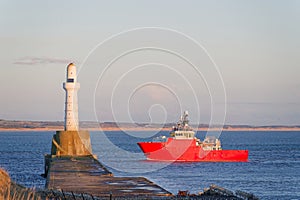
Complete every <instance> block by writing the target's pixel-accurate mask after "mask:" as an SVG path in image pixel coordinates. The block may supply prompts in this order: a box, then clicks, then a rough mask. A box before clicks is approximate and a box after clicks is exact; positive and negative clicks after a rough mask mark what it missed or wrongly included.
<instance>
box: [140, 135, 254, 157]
mask: <svg viewBox="0 0 300 200" xmlns="http://www.w3.org/2000/svg"><path fill="white" fill-rule="evenodd" d="M138 145H139V147H140V148H141V150H142V151H143V152H144V154H145V156H146V157H147V159H148V160H156V161H182V162H184V161H185V162H247V161H248V150H205V149H204V148H203V147H202V146H200V145H197V141H196V140H195V139H192V140H191V139H186V140H184V139H180V140H178V139H172V138H169V139H168V140H167V141H166V142H139V143H138Z"/></svg>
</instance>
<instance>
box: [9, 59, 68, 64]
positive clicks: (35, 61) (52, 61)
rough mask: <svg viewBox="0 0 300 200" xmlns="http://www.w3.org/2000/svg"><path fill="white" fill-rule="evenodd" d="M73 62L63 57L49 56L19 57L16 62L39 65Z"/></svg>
mask: <svg viewBox="0 0 300 200" xmlns="http://www.w3.org/2000/svg"><path fill="white" fill-rule="evenodd" d="M69 62H73V61H72V60H70V59H62V58H49V57H23V58H19V59H17V60H16V61H15V62H14V64H16V65H39V64H66V63H69Z"/></svg>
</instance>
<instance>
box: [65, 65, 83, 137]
mask: <svg viewBox="0 0 300 200" xmlns="http://www.w3.org/2000/svg"><path fill="white" fill-rule="evenodd" d="M63 88H64V90H65V91H66V100H65V123H64V128H65V131H78V129H79V121H78V101H77V92H78V90H79V88H80V84H79V83H78V82H77V73H76V66H75V65H74V64H73V63H70V64H69V65H68V67H67V77H66V82H65V83H63Z"/></svg>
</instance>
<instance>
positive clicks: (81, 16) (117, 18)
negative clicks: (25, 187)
mask: <svg viewBox="0 0 300 200" xmlns="http://www.w3.org/2000/svg"><path fill="white" fill-rule="evenodd" d="M299 24H300V2H299V1H249V2H246V1H221V2H220V1H190V2H188V3H187V2H180V1H163V2H161V1H130V2H125V1H120V2H117V1H110V2H102V1H88V2H86V1H63V2H62V1H49V2H41V1H0V26H1V29H0V44H1V45H0V51H1V54H0V72H1V73H0V84H1V87H0V94H1V99H0V110H1V112H0V118H2V119H24V120H25V119H26V120H55V121H60V120H63V115H64V113H63V112H64V95H65V94H64V91H63V89H62V82H63V81H64V79H65V68H66V65H67V64H68V63H69V62H71V61H72V62H75V64H76V65H77V66H78V68H80V69H81V73H80V74H79V79H78V80H79V82H80V83H81V89H80V91H79V112H80V113H79V117H80V119H81V120H94V119H95V115H96V118H97V119H98V120H100V121H114V120H117V121H128V116H127V114H128V113H127V111H128V110H129V111H130V117H131V118H132V119H133V120H134V121H139V122H149V121H151V118H152V121H153V122H161V121H164V120H166V121H168V122H172V121H174V120H176V119H177V118H178V116H179V113H178V112H180V111H181V110H182V109H188V110H189V111H190V115H191V118H192V119H191V120H192V122H196V121H197V123H208V122H209V121H210V120H211V119H212V113H211V112H212V110H216V109H217V110H218V106H220V105H219V104H222V105H221V106H224V105H226V118H225V123H226V124H250V125H270V124H274V125H281V124H282V125H295V124H300V92H299V91H300V79H299V74H300V66H299V65H300V58H299V52H300V37H299V35H300V26H299ZM141 27H162V28H166V29H173V30H176V31H179V32H181V33H184V34H186V35H188V36H189V37H192V38H193V39H195V40H196V41H197V42H199V43H200V44H201V45H202V46H203V47H204V48H205V49H206V50H207V52H208V53H209V55H210V56H211V58H212V59H213V61H214V62H215V63H216V64H217V66H218V68H219V71H220V74H221V76H222V79H223V81H224V86H225V91H226V92H225V93H226V102H224V100H223V94H220V93H222V91H221V90H220V88H214V86H212V90H213V91H212V93H211V94H213V95H214V94H216V95H215V96H214V99H213V100H214V101H213V104H212V103H211V99H210V97H211V96H210V93H209V92H208V91H207V88H205V84H204V82H205V81H203V79H201V77H197V76H196V75H195V73H193V71H190V69H189V66H186V65H185V64H184V63H181V61H180V59H178V60H177V58H174V57H172V56H169V55H166V54H162V53H159V52H157V51H156V52H154V53H153V52H143V53H141V54H138V53H137V54H134V55H135V56H133V55H132V56H131V55H129V56H128V57H126V58H124V59H123V60H122V62H120V63H116V64H115V65H114V66H113V67H111V69H110V71H108V73H107V74H106V77H104V79H103V81H104V82H103V84H102V85H101V81H100V86H99V83H97V82H96V80H97V78H99V76H100V72H101V71H102V70H103V69H104V66H105V64H104V63H103V60H105V59H106V60H109V59H110V58H111V57H113V56H114V54H115V53H116V52H122V51H124V50H128V49H130V48H131V47H132V43H134V44H136V43H137V41H140V42H141V43H143V42H146V43H147V44H152V43H153V45H155V44H159V42H157V41H164V42H165V41H168V40H170V42H169V44H168V45H169V47H170V48H173V49H180V48H182V49H185V50H184V53H185V54H186V55H187V56H189V57H191V59H195V60H197V58H199V60H201V61H199V62H198V61H197V62H196V61H195V62H196V63H197V64H198V67H199V69H200V71H201V70H202V72H203V73H204V75H205V77H204V78H205V80H211V82H210V85H209V86H211V85H213V84H214V83H213V80H216V82H219V81H220V79H218V77H217V78H216V79H214V78H215V77H214V76H215V74H214V73H215V71H214V70H213V68H214V66H213V64H212V63H210V64H208V61H207V60H208V59H207V58H208V57H207V55H206V54H205V53H204V52H203V51H201V50H199V49H198V50H196V49H193V46H192V45H190V43H189V42H188V41H185V40H184V39H182V38H181V37H179V36H178V35H176V34H174V35H172V34H170V38H171V39H170V38H168V36H166V35H164V34H166V33H165V32H164V33H160V32H159V31H158V32H154V33H153V34H152V32H151V31H150V32H146V33H139V32H137V33H135V34H136V35H134V34H132V35H129V36H128V35H124V37H123V38H122V37H120V39H118V38H117V39H116V40H113V41H111V42H110V43H107V45H106V46H105V45H103V46H101V47H100V49H96V51H95V52H96V53H95V54H92V55H91V56H89V57H87V56H88V54H89V53H90V52H91V50H92V49H93V48H95V46H97V45H98V44H99V43H101V42H102V41H104V40H105V39H107V38H108V37H110V36H112V35H114V34H118V33H120V32H122V31H126V30H130V29H134V28H141ZM143 34H144V35H143ZM167 35H168V34H167ZM173 36H174V37H173ZM176 37H178V38H176ZM126 38H127V40H126ZM145 38H146V39H145ZM144 40H147V41H144ZM172 41H173V42H172ZM101 48H102V49H101ZM158 58H159V59H158ZM101 59H102V60H101ZM205 60H206V61H207V62H206V61H205ZM84 61H86V62H84ZM154 61H155V62H156V63H157V62H159V63H160V64H166V63H167V64H168V65H169V66H171V68H172V69H173V70H171V71H170V68H166V67H165V68H163V67H161V66H160V67H157V66H154V65H153V64H152V65H149V66H148V67H144V68H140V70H136V71H134V72H133V73H132V74H129V73H128V76H124V77H123V79H122V80H120V81H123V82H119V83H121V84H120V85H118V86H116V85H115V84H117V81H116V80H117V79H118V78H120V77H122V75H123V74H124V73H126V72H128V71H130V69H132V67H133V66H136V65H141V64H145V63H151V62H152V63H153V62H154ZM168 69H169V70H168ZM175 69H176V70H177V71H179V72H180V73H179V75H178V73H177V75H176V74H174V75H172V73H173V72H174V70H175ZM147 70H148V71H147ZM206 70H207V71H206ZM93 75H95V77H94V78H92V77H93ZM181 75H184V77H186V78H187V79H188V80H190V85H189V84H188V83H184V84H178V82H182V81H183V80H184V79H182V80H181V81H177V80H179V79H180V78H182V76H181ZM171 77H173V78H171ZM146 80H147V81H146ZM143 81H144V83H148V82H151V81H152V82H155V83H159V84H158V86H157V85H152V86H149V85H147V86H146V85H144V86H143V87H141V89H139V90H137V91H136V93H134V94H132V95H133V96H132V98H131V99H130V101H129V103H128V97H129V96H128V95H129V93H130V94H131V93H132V92H133V90H134V88H137V86H141V85H143V84H144V83H143ZM183 82H184V81H183ZM134 84H137V85H134ZM114 86H116V90H115V91H116V93H115V94H114V95H113V97H114V98H115V99H113V100H112V101H111V96H112V95H111V90H112V89H113V87H114ZM121 86H122V87H121ZM163 86H168V87H163ZM190 86H191V87H190ZM101 87H102V88H101ZM216 87H219V86H216ZM168 88H169V89H170V90H168ZM193 90H194V91H196V96H197V98H198V99H194V100H191V99H193V98H192V96H193V94H192V91H193ZM172 91H173V92H175V93H176V94H175V96H174V94H172ZM188 91H190V93H189V92H188ZM219 94H220V95H219ZM176 96H177V97H180V98H182V99H181V100H180V104H178V101H176ZM184 97H188V98H184ZM189 97H191V98H189ZM127 103H128V104H127ZM123 104H124V105H123ZM94 105H95V106H94ZM111 105H112V107H110V106H111ZM122 105H123V107H122ZM163 107H164V108H163ZM197 107H200V111H199V110H198V109H197ZM111 108H113V112H114V114H115V116H113V114H112V109H111ZM165 111H166V113H167V115H165ZM199 112H200V114H199ZM149 113H150V114H149ZM199 115H200V117H199ZM219 117H220V118H222V116H219Z"/></svg>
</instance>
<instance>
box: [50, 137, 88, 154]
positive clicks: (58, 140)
mask: <svg viewBox="0 0 300 200" xmlns="http://www.w3.org/2000/svg"><path fill="white" fill-rule="evenodd" d="M51 155H52V156H88V155H92V147H91V139H90V133H89V132H88V131H56V134H55V135H53V139H52V148H51Z"/></svg>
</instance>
